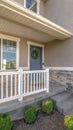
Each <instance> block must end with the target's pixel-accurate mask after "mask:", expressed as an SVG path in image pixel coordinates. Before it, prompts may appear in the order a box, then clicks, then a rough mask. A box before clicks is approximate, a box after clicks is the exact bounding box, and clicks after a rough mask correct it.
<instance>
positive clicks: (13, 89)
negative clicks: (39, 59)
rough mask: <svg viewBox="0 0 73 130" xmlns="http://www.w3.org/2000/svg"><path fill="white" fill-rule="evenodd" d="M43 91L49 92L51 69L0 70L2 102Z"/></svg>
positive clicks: (0, 99) (20, 98) (0, 100)
mask: <svg viewBox="0 0 73 130" xmlns="http://www.w3.org/2000/svg"><path fill="white" fill-rule="evenodd" d="M43 91H46V92H49V69H46V70H38V71H23V70H22V69H20V70H18V71H14V72H0V103H1V102H6V101H10V100H14V99H18V100H20V101H21V100H23V97H25V96H28V95H32V94H35V93H39V92H43Z"/></svg>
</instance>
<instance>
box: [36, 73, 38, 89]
mask: <svg viewBox="0 0 73 130" xmlns="http://www.w3.org/2000/svg"><path fill="white" fill-rule="evenodd" d="M36 90H38V73H36Z"/></svg>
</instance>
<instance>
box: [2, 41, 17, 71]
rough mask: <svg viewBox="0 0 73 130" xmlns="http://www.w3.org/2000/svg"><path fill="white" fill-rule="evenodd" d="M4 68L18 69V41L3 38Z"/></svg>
mask: <svg viewBox="0 0 73 130" xmlns="http://www.w3.org/2000/svg"><path fill="white" fill-rule="evenodd" d="M2 56H3V58H2V69H16V42H15V41H10V40H6V39H3V49H2Z"/></svg>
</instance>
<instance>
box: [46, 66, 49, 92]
mask: <svg viewBox="0 0 73 130" xmlns="http://www.w3.org/2000/svg"><path fill="white" fill-rule="evenodd" d="M46 73H47V74H46V92H47V93H48V92H49V68H47V69H46Z"/></svg>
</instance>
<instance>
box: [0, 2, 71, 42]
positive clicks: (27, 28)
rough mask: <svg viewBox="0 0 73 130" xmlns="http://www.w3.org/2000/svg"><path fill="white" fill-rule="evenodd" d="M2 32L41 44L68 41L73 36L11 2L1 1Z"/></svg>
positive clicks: (0, 25) (0, 24)
mask: <svg viewBox="0 0 73 130" xmlns="http://www.w3.org/2000/svg"><path fill="white" fill-rule="evenodd" d="M0 32H1V33H2V32H5V33H7V34H8V33H9V34H12V35H16V36H23V37H26V38H28V39H31V40H36V41H39V42H44V43H45V42H48V41H52V40H55V39H60V40H63V39H67V38H69V37H71V36H72V35H73V34H72V33H70V32H69V31H67V30H65V29H64V28H62V27H60V26H58V25H56V24H54V23H52V22H51V21H49V20H47V19H45V18H43V17H41V16H39V15H37V14H35V13H33V12H31V11H29V10H27V9H25V8H24V7H22V6H20V5H19V4H17V3H13V2H11V1H9V0H0Z"/></svg>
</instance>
